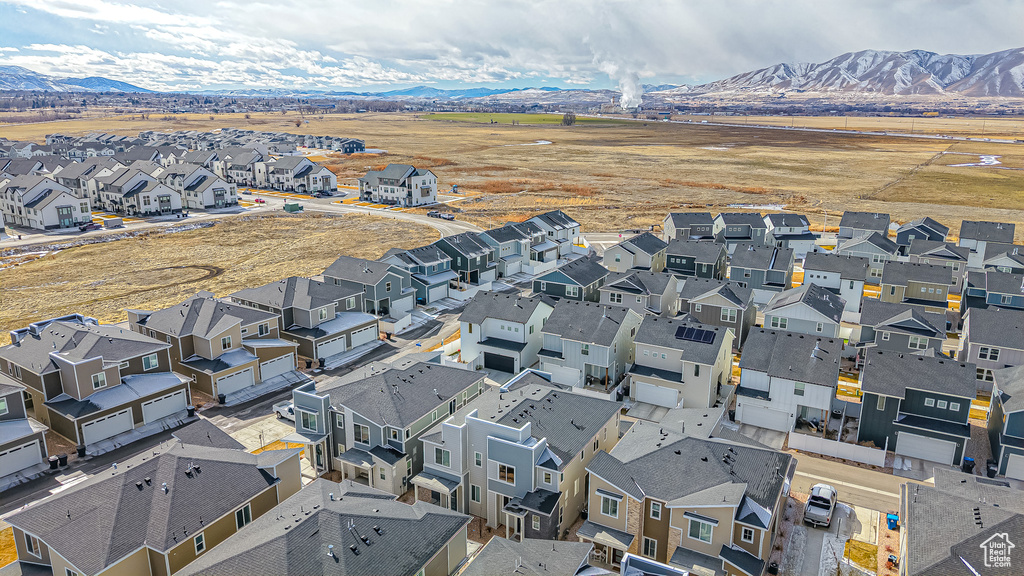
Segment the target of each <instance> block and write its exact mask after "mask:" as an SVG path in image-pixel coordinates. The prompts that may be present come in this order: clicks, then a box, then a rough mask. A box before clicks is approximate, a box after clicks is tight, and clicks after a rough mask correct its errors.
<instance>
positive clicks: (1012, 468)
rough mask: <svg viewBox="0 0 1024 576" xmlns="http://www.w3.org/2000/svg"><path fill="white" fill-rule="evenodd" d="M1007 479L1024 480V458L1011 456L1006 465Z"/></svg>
mask: <svg viewBox="0 0 1024 576" xmlns="http://www.w3.org/2000/svg"><path fill="white" fill-rule="evenodd" d="M1006 477H1007V478H1013V479H1015V480H1024V456H1021V455H1020V454H1010V459H1009V460H1008V461H1007V463H1006Z"/></svg>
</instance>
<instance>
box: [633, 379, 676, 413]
mask: <svg viewBox="0 0 1024 576" xmlns="http://www.w3.org/2000/svg"><path fill="white" fill-rule="evenodd" d="M632 385H633V386H636V393H635V395H634V398H636V401H637V402H646V403H648V404H654V405H655V406H664V407H665V408H675V407H676V405H677V404H678V403H679V391H678V390H676V389H675V388H669V387H667V386H657V385H655V384H651V383H649V382H634V383H633V384H632Z"/></svg>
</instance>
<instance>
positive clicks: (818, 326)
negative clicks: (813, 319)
mask: <svg viewBox="0 0 1024 576" xmlns="http://www.w3.org/2000/svg"><path fill="white" fill-rule="evenodd" d="M824 329H825V325H824V324H822V323H821V322H818V323H817V324H816V325H815V326H814V331H815V332H821V331H822V330H824Z"/></svg>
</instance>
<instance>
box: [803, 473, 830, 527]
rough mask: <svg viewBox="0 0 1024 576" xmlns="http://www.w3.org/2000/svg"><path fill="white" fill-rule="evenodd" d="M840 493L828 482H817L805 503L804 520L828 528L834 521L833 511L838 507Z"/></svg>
mask: <svg viewBox="0 0 1024 576" xmlns="http://www.w3.org/2000/svg"><path fill="white" fill-rule="evenodd" d="M838 499H839V494H838V493H837V492H836V489H835V488H833V487H831V486H829V485H828V484H815V485H814V486H812V487H811V495H810V497H808V498H807V504H805V505H804V522H806V523H808V524H813V525H815V526H824V527H825V528H828V526H829V524H831V523H832V512H834V511H835V509H836V501H837V500H838Z"/></svg>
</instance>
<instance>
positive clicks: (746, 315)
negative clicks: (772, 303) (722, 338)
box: [679, 278, 757, 350]
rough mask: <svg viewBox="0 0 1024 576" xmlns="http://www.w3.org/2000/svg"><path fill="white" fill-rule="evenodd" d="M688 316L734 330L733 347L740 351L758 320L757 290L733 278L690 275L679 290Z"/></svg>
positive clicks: (687, 318)
mask: <svg viewBox="0 0 1024 576" xmlns="http://www.w3.org/2000/svg"><path fill="white" fill-rule="evenodd" d="M679 311H680V313H682V314H684V315H685V316H684V319H685V320H687V321H691V322H697V323H700V324H705V325H708V326H721V327H722V328H728V329H730V330H732V332H733V335H734V339H733V349H734V350H739V349H740V348H742V347H743V342H744V341H746V339H747V334H749V333H750V330H751V329H752V328H753V327H754V323H755V322H756V321H757V306H755V305H754V292H753V291H752V290H751V289H750V288H748V287H745V286H743V285H742V284H740V283H739V282H733V281H731V280H709V279H706V278H687V279H686V281H685V282H684V283H683V286H682V287H681V288H680V290H679Z"/></svg>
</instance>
